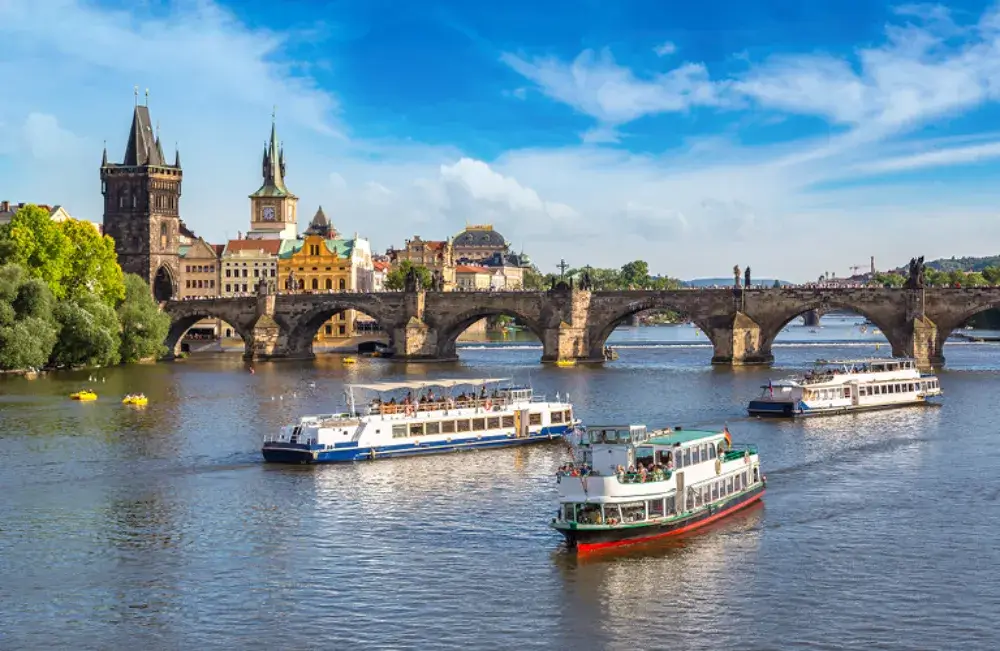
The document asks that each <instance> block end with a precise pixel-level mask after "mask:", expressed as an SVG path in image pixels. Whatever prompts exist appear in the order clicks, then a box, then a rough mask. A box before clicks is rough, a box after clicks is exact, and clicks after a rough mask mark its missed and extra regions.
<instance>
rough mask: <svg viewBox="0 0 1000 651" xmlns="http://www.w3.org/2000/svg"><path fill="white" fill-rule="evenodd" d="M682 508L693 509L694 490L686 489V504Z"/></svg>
mask: <svg viewBox="0 0 1000 651" xmlns="http://www.w3.org/2000/svg"><path fill="white" fill-rule="evenodd" d="M684 510H685V511H693V510H694V490H693V489H688V492H687V505H686V507H685V509H684Z"/></svg>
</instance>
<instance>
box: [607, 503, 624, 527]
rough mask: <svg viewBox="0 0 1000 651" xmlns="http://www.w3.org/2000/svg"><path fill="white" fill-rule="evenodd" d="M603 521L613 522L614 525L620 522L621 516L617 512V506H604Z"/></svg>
mask: <svg viewBox="0 0 1000 651" xmlns="http://www.w3.org/2000/svg"><path fill="white" fill-rule="evenodd" d="M604 521H605V522H608V521H614V522H615V523H617V522H621V521H622V514H621V512H620V511H619V510H618V505H617V504H605V505H604Z"/></svg>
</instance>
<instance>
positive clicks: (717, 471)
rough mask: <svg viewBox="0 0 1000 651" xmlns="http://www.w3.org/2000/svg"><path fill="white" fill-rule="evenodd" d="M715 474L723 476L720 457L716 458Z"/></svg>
mask: <svg viewBox="0 0 1000 651" xmlns="http://www.w3.org/2000/svg"><path fill="white" fill-rule="evenodd" d="M715 474H717V475H721V474H722V459H720V458H719V457H716V458H715Z"/></svg>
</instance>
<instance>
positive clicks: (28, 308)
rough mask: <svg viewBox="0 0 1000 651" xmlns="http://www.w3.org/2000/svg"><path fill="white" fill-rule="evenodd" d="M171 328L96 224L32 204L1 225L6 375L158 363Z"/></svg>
mask: <svg viewBox="0 0 1000 651" xmlns="http://www.w3.org/2000/svg"><path fill="white" fill-rule="evenodd" d="M169 327H170V318H169V317H168V316H167V315H165V314H163V313H162V312H160V310H159V308H158V306H157V304H156V302H155V301H154V300H153V297H152V295H151V294H150V292H149V287H148V286H147V285H146V282H145V281H144V280H143V279H142V278H140V277H139V276H136V275H134V274H124V273H122V269H121V267H120V266H119V264H118V258H117V256H116V255H115V244H114V240H112V239H111V238H110V237H108V236H106V235H104V236H102V235H101V234H100V233H99V232H98V231H97V229H96V228H95V227H94V225H93V224H90V223H88V222H84V221H79V220H75V219H68V220H66V221H62V222H55V221H52V219H51V218H50V216H49V212H48V211H47V210H45V209H43V208H39V207H38V206H34V205H28V206H25V207H23V208H21V209H20V210H19V211H18V212H17V214H15V215H14V217H13V218H12V219H11V221H10V222H9V223H7V224H3V225H0V371H28V370H34V369H43V368H75V367H93V366H108V365H112V364H119V363H131V362H136V361H139V360H141V359H146V358H150V357H154V358H155V357H157V356H159V355H161V354H162V353H163V352H165V351H164V350H163V343H162V342H163V340H164V338H165V337H166V335H167V330H168V329H169Z"/></svg>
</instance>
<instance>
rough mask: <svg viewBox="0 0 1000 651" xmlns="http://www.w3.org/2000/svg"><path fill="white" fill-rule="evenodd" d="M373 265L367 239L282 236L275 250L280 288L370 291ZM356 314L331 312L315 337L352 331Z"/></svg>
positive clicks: (347, 334)
mask: <svg viewBox="0 0 1000 651" xmlns="http://www.w3.org/2000/svg"><path fill="white" fill-rule="evenodd" d="M373 278H374V268H373V266H372V254H371V245H370V244H369V242H368V240H365V239H361V238H358V237H355V238H354V239H353V240H342V239H327V238H324V237H323V236H322V235H316V234H308V233H307V234H305V235H304V236H303V237H302V239H298V240H282V242H281V249H280V251H279V252H278V287H279V289H280V291H283V292H304V293H310V294H332V293H337V292H370V291H372V289H373V286H372V285H373ZM357 316H358V315H357V314H356V313H355V311H354V310H348V311H346V312H342V313H340V314H337V315H334V317H333V318H332V319H330V320H329V321H327V322H326V323H325V324H323V325H322V326H321V327H320V329H319V332H317V333H316V340H317V341H319V342H323V341H325V340H327V339H343V338H346V337H352V336H354V334H355V321H356V320H357Z"/></svg>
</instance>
